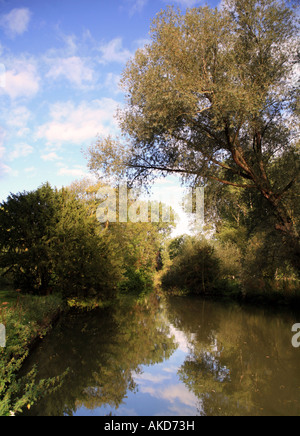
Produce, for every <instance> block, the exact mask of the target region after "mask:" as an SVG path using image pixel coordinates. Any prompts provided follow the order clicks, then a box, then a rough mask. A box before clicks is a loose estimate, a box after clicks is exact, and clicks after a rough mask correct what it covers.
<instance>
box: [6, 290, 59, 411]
mask: <svg viewBox="0 0 300 436" xmlns="http://www.w3.org/2000/svg"><path fill="white" fill-rule="evenodd" d="M0 308H1V309H0V322H1V323H3V324H4V325H5V327H6V335H7V337H6V347H5V348H1V349H0V416H10V415H15V414H16V413H21V412H22V411H23V410H24V408H26V407H27V408H30V407H31V406H32V405H33V404H34V403H36V401H37V400H39V399H40V398H41V397H42V396H43V395H47V393H49V392H53V391H54V390H55V389H56V388H57V387H59V385H60V383H61V381H62V378H61V377H54V378H51V379H45V380H41V381H37V371H36V368H33V369H32V370H31V371H29V372H28V373H26V374H23V375H22V376H20V375H19V372H20V370H21V369H22V365H23V363H24V360H25V359H26V357H27V356H28V353H29V350H30V347H31V344H32V343H33V341H34V340H36V339H37V338H40V337H43V336H44V335H45V334H46V333H47V332H48V331H49V329H50V327H51V320H53V318H54V317H56V316H57V314H58V313H59V312H60V310H61V308H62V300H61V298H60V297H59V296H57V295H56V296H49V297H34V296H20V295H18V298H17V299H15V301H14V302H11V303H10V304H7V303H6V302H4V303H2V302H1V303H0Z"/></svg>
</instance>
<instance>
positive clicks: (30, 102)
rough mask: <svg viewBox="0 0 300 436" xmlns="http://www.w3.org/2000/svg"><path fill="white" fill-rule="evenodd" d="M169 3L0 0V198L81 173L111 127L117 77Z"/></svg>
mask: <svg viewBox="0 0 300 436" xmlns="http://www.w3.org/2000/svg"><path fill="white" fill-rule="evenodd" d="M168 3H169V4H172V2H171V3H170V2H167V1H166V0H111V1H107V0H105V1H104V0H42V1H41V0H27V1H26V0H23V1H19V0H0V201H3V200H5V199H6V198H7V196H8V195H9V193H10V192H13V193H16V192H20V191H24V190H26V191H28V190H32V189H35V188H37V187H38V186H40V185H41V184H42V183H44V182H46V181H49V182H50V183H51V184H52V185H53V186H57V187H61V186H63V185H64V186H67V185H69V184H70V183H71V182H72V181H73V180H75V179H80V178H82V177H84V176H85V175H86V174H87V168H86V160H85V158H84V156H83V154H82V149H85V148H86V147H87V146H89V145H90V144H91V143H92V142H93V141H94V140H95V138H96V136H97V135H107V134H112V135H114V134H115V133H116V132H117V124H116V120H115V118H114V114H115V111H116V109H117V107H118V106H121V105H122V103H123V94H122V92H121V90H120V89H119V88H118V81H119V78H120V74H121V73H122V71H123V69H124V67H125V65H126V62H127V61H128V60H129V58H130V57H131V56H133V55H134V53H135V51H136V50H137V49H138V48H139V47H142V46H143V45H144V44H145V43H146V42H147V40H148V38H149V28H150V24H151V20H152V19H153V18H154V17H155V15H156V14H157V13H158V12H159V11H160V10H161V9H164V8H165V7H166V6H167V4H168ZM208 3H209V4H210V5H211V6H215V5H216V4H217V2H215V1H214V0H210V1H209V2H208ZM173 4H175V5H176V6H179V7H180V8H181V9H182V10H184V9H185V8H186V7H191V6H198V5H203V2H202V1H197V0H178V1H175V2H173Z"/></svg>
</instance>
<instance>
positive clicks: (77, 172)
mask: <svg viewBox="0 0 300 436" xmlns="http://www.w3.org/2000/svg"><path fill="white" fill-rule="evenodd" d="M58 175H59V176H72V177H78V178H83V177H86V176H87V175H88V172H87V170H86V168H84V167H79V166H77V167H75V168H68V167H66V168H65V167H63V168H60V170H59V171H58Z"/></svg>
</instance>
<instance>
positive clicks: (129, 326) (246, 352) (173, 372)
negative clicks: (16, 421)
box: [26, 295, 300, 416]
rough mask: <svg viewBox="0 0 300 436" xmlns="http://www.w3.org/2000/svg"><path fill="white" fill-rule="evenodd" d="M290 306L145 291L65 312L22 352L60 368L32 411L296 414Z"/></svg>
mask: <svg viewBox="0 0 300 436" xmlns="http://www.w3.org/2000/svg"><path fill="white" fill-rule="evenodd" d="M297 322H300V317H299V316H297V315H294V314H292V313H290V312H281V313H274V311H272V310H271V309H267V308H265V309H258V308H253V307H241V306H239V305H238V304H232V303H230V304H229V303H226V304H225V303H220V302H212V301H205V300H203V299H199V298H190V297H184V298H180V297H170V298H169V297H168V298H158V297H157V296H154V295H153V296H151V297H150V298H148V299H146V300H145V301H143V302H140V303H135V304H132V303H129V302H127V303H126V304H125V303H123V304H120V305H119V306H118V307H115V308H113V309H110V310H105V311H104V310H99V311H98V310H96V311H92V312H81V313H78V312H71V313H70V314H68V315H67V316H66V317H64V318H63V319H62V320H61V322H60V323H59V324H58V325H57V326H56V328H55V329H54V330H53V331H52V333H51V334H50V335H49V336H48V337H47V338H45V340H44V341H43V342H42V343H41V344H40V346H39V347H38V348H37V349H36V350H35V351H34V352H33V353H32V355H31V357H30V358H29V360H28V361H27V368H28V369H29V368H30V367H31V366H32V365H34V364H35V365H37V367H38V371H39V374H40V376H41V377H42V378H48V377H54V376H58V375H60V374H62V373H64V372H65V371H66V369H68V374H67V375H66V376H65V379H64V383H63V385H62V387H61V388H60V389H59V390H58V391H56V392H55V393H54V394H51V395H49V396H47V397H46V398H44V399H43V400H41V401H40V402H39V403H38V404H37V405H36V406H34V407H33V408H32V409H31V410H30V411H26V414H27V415H34V416H63V415H70V416H103V415H105V416H107V415H112V416H159V415H163V416H196V415H197V416H198V415H200V416H218V415H220V416H227V415H230V416H232V415H237V416H239V415H243V416H245V415H246V416H247V415H255V416H257V415H263V416H264V415H268V416H276V415H281V416H282V415H284V416H289V415H297V416H299V415H300V348H299V349H295V348H293V347H292V342H291V341H292V335H293V334H292V332H291V330H292V326H293V325H294V324H295V323H297Z"/></svg>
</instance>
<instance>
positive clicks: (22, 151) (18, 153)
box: [8, 144, 34, 161]
mask: <svg viewBox="0 0 300 436" xmlns="http://www.w3.org/2000/svg"><path fill="white" fill-rule="evenodd" d="M33 151H34V148H33V147H32V146H31V145H28V144H18V145H16V146H15V148H14V150H13V151H12V152H10V153H9V155H8V159H9V160H10V161H12V160H15V159H19V158H20V157H26V156H29V155H30V154H32V153H33Z"/></svg>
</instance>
